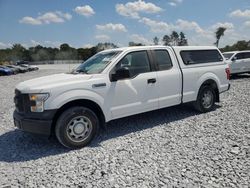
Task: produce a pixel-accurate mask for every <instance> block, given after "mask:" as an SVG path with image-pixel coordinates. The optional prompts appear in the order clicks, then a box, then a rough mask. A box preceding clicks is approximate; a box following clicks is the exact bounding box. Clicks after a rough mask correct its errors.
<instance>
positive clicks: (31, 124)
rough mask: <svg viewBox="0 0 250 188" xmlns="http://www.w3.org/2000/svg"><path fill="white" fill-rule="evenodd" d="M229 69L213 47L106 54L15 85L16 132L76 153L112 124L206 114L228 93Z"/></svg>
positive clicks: (121, 50)
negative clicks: (137, 117) (185, 109)
mask: <svg viewBox="0 0 250 188" xmlns="http://www.w3.org/2000/svg"><path fill="white" fill-rule="evenodd" d="M229 77H230V72H229V68H228V65H227V64H226V63H225V61H224V58H223V56H222V54H221V53H220V51H219V50H218V49H217V48H216V47H206V46H205V47H201V46H198V47H197V46H196V47H195V46H182V47H166V46H142V47H127V48H117V49H111V50H105V51H102V52H99V53H98V54H96V55H95V56H93V57H91V58H90V59H88V60H87V61H85V62H84V63H83V64H81V65H80V66H79V67H78V68H77V69H76V70H74V71H73V72H72V73H68V74H56V75H51V76H46V77H41V78H36V79H33V80H28V81H25V82H22V83H20V84H19V85H17V87H16V90H15V99H14V101H15V105H16V110H15V112H14V122H15V125H16V127H18V128H20V129H22V130H24V131H28V132H32V133H39V134H44V135H50V134H55V135H56V137H57V139H58V140H59V142H60V143H61V144H63V145H64V146H66V147H69V148H80V147H83V146H85V145H86V144H88V143H89V142H90V141H91V140H92V139H93V138H94V136H95V135H96V133H97V132H98V127H99V126H100V125H102V124H105V123H106V122H109V121H111V120H114V119H118V118H122V117H126V116H130V115H134V114H139V113H143V112H147V111H151V110H157V109H160V108H165V107H169V106H174V105H179V104H182V103H188V102H192V103H193V105H194V107H195V108H196V109H197V110H198V111H200V112H209V111H211V110H213V109H214V108H215V102H219V101H220V99H219V98H220V93H222V92H225V91H227V90H228V89H229V87H230V84H229Z"/></svg>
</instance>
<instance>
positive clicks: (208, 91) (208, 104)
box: [193, 86, 216, 113]
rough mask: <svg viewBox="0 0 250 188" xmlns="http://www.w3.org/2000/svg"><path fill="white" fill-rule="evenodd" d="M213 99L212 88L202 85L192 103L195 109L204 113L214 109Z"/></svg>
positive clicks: (213, 92) (214, 97)
mask: <svg viewBox="0 0 250 188" xmlns="http://www.w3.org/2000/svg"><path fill="white" fill-rule="evenodd" d="M206 97H207V98H206ZM215 100H216V95H215V91H214V89H213V88H212V87H211V86H202V87H201V88H200V90H199V93H198V96H197V100H196V101H195V102H194V103H193V105H194V108H195V109H196V110H197V111H199V112H202V113H205V112H209V111H212V110H214V109H215Z"/></svg>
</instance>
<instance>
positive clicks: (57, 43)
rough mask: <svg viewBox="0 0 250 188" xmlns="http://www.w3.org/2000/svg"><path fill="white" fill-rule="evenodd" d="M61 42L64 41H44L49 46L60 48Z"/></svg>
mask: <svg viewBox="0 0 250 188" xmlns="http://www.w3.org/2000/svg"><path fill="white" fill-rule="evenodd" d="M40 43H41V42H40ZM61 44H62V42H59V41H50V40H46V41H44V46H48V47H55V48H59V47H60V45H61Z"/></svg>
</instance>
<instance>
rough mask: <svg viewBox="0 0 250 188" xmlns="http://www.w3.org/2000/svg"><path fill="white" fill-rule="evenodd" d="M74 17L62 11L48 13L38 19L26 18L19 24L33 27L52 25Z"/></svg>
mask: <svg viewBox="0 0 250 188" xmlns="http://www.w3.org/2000/svg"><path fill="white" fill-rule="evenodd" d="M71 18H72V16H71V15H70V14H69V13H62V12H61V11H55V12H46V13H44V14H43V15H40V16H38V17H36V18H33V17H30V16H25V17H23V18H22V19H21V20H19V23H24V24H31V25H41V24H50V23H62V22H64V21H66V20H70V19H71Z"/></svg>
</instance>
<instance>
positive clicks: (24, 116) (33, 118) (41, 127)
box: [13, 110, 56, 136]
mask: <svg viewBox="0 0 250 188" xmlns="http://www.w3.org/2000/svg"><path fill="white" fill-rule="evenodd" d="M55 113H56V110H48V111H44V112H42V113H18V112H17V111H16V110H15V112H14V114H13V117H14V123H15V126H16V127H17V128H18V129H21V130H23V131H25V132H30V133H35V134H41V135H47V136H49V135H50V134H51V127H52V122H53V117H54V115H55Z"/></svg>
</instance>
